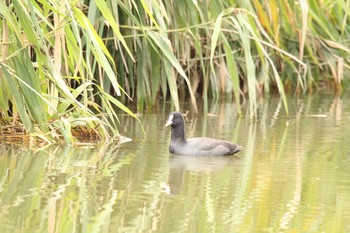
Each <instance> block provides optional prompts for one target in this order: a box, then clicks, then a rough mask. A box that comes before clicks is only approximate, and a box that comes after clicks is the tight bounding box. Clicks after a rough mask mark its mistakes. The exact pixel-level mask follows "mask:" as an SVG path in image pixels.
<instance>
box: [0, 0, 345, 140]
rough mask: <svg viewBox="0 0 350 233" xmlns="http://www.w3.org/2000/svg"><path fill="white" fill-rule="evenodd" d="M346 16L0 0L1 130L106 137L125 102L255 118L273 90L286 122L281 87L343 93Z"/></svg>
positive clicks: (329, 7)
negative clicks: (214, 107)
mask: <svg viewBox="0 0 350 233" xmlns="http://www.w3.org/2000/svg"><path fill="white" fill-rule="evenodd" d="M349 15H350V2H349V1H344V0H337V1H316V0H309V1H306V0H301V1H298V2H295V1H288V0H279V1H261V0H260V1H259V0H251V1H235V0H231V1H170V0H165V1H147V0H140V1H139V0H137V1H135V0H123V1H118V0H107V1H104V0H95V1H88V0H86V1H69V0H40V1H34V0H28V1H24V0H13V1H9V0H7V1H1V2H0V16H1V17H0V24H1V29H0V30H1V31H0V40H1V41H0V45H1V54H0V88H1V90H0V114H1V119H2V120H1V125H9V124H10V122H11V124H10V125H11V127H12V128H11V130H12V131H11V130H10V131H9V132H10V133H11V132H13V131H15V130H21V131H24V132H29V133H30V134H31V135H37V136H40V137H41V138H43V139H44V140H47V141H48V142H54V140H55V138H56V137H57V135H58V134H60V135H63V136H64V138H65V140H66V141H67V142H73V141H74V137H73V135H72V130H71V129H79V130H78V131H79V132H80V133H82V134H94V135H98V136H99V137H103V138H108V137H110V135H111V132H112V135H115V134H117V127H118V118H117V114H116V112H115V110H116V108H115V107H117V108H120V109H122V110H123V111H125V112H127V113H128V114H132V115H133V113H132V112H131V111H130V110H129V109H128V108H126V107H125V105H124V104H125V102H126V101H130V100H134V101H137V106H138V111H140V112H142V111H143V110H144V108H145V107H152V106H154V105H155V104H156V103H157V101H158V100H159V97H162V98H164V99H166V98H168V97H169V96H170V99H171V101H172V103H173V104H174V108H176V109H180V106H179V99H180V98H179V96H180V97H185V98H188V99H190V100H191V102H192V105H193V107H194V109H196V98H197V97H202V98H204V100H205V101H204V104H205V105H206V103H207V99H208V98H209V97H213V98H221V97H222V96H225V97H227V98H232V99H233V100H234V102H235V103H236V104H237V111H238V114H243V113H242V111H241V105H242V104H248V105H249V108H248V109H249V113H247V114H248V115H249V116H250V117H254V116H256V114H257V99H258V97H259V96H261V95H262V94H264V93H271V92H275V91H277V92H278V93H279V94H280V96H281V98H282V100H283V103H284V108H285V110H286V113H287V114H288V107H287V103H286V100H285V89H286V88H288V89H290V90H297V91H312V89H314V88H315V87H316V88H317V87H319V86H320V84H326V85H330V84H332V87H333V88H334V89H336V90H339V89H341V87H342V85H343V86H347V85H350V83H349V82H348V81H347V80H344V79H343V78H346V77H348V76H349V70H350V58H349V57H350V56H349V55H350V50H349V47H350V46H349V45H350V40H349V35H350V26H349V25H350V18H349ZM245 98H247V99H248V101H244V99H245ZM123 103H124V104H123ZM22 124H23V125H22ZM8 129H9V128H6V131H7V130H8ZM2 130H3V131H4V128H2Z"/></svg>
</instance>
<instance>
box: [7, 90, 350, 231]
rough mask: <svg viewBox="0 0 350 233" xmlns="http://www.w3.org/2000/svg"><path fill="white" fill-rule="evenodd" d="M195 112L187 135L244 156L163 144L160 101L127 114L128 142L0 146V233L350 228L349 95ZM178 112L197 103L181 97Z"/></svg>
mask: <svg viewBox="0 0 350 233" xmlns="http://www.w3.org/2000/svg"><path fill="white" fill-rule="evenodd" d="M288 101H289V106H290V117H289V118H287V117H286V116H285V114H284V112H283V108H282V106H281V102H280V100H279V99H278V98H270V99H266V100H264V101H261V103H260V105H259V117H258V119H256V120H251V119H249V118H247V117H244V116H243V117H238V116H237V114H236V108H235V106H234V105H233V104H231V103H227V102H226V103H211V104H210V105H209V108H208V113H207V114H204V113H203V111H202V110H201V111H200V114H195V113H193V112H190V113H189V114H188V119H187V120H186V127H187V128H186V129H187V135H189V136H209V137H215V138H221V139H225V140H230V141H234V142H238V143H239V144H241V145H242V146H244V147H245V149H244V151H242V152H240V153H239V154H238V155H237V156H229V157H185V156H174V155H169V153H168V144H169V137H170V131H169V129H168V128H164V124H165V122H166V120H167V117H168V113H169V112H170V108H169V107H167V105H165V107H164V108H159V109H158V110H155V111H154V112H153V113H149V114H145V115H141V116H140V120H141V121H142V123H143V124H144V127H145V131H146V135H145V136H144V135H143V133H142V130H141V127H140V126H139V124H138V123H137V121H135V120H134V119H133V118H130V117H128V116H126V115H121V117H120V121H121V122H122V125H121V131H122V134H123V135H125V136H127V137H130V138H133V141H132V142H129V143H125V144H122V145H120V146H118V145H113V144H109V145H99V146H98V147H89V146H86V147H62V146H61V147H60V146H51V147H48V148H41V149H40V150H38V149H25V148H21V147H14V146H9V145H6V144H1V145H0V151H1V154H0V175H1V178H0V232H5V233H6V232H11V233H12V232H350V208H349V206H350V169H349V166H350V135H349V134H350V130H349V129H350V101H349V98H348V97H347V96H343V97H341V96H333V95H331V94H323V95H316V96H309V97H304V98H289V100H288ZM182 110H183V111H186V110H191V109H190V108H189V107H188V105H183V109H182Z"/></svg>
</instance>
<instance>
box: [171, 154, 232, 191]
mask: <svg viewBox="0 0 350 233" xmlns="http://www.w3.org/2000/svg"><path fill="white" fill-rule="evenodd" d="M236 160H238V158H237V157H233V156H216V157H211V156H208V157H207V156H179V155H171V156H170V159H169V168H170V169H169V185H170V192H171V194H180V193H181V188H182V185H183V182H184V180H183V179H184V175H185V173H195V174H196V173H197V174H203V175H205V174H207V175H211V174H210V173H211V172H219V171H220V170H223V169H225V168H227V167H231V168H233V167H232V166H234V165H233V163H234V162H235V161H236ZM236 162H237V161H236Z"/></svg>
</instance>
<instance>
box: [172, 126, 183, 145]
mask: <svg viewBox="0 0 350 233" xmlns="http://www.w3.org/2000/svg"><path fill="white" fill-rule="evenodd" d="M171 141H180V142H182V143H186V137H185V126H182V127H173V128H171Z"/></svg>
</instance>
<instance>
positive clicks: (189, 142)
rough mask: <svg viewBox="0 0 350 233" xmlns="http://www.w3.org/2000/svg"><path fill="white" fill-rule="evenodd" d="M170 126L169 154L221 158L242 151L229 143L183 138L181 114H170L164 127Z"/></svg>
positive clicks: (204, 138) (202, 138) (183, 125)
mask: <svg viewBox="0 0 350 233" xmlns="http://www.w3.org/2000/svg"><path fill="white" fill-rule="evenodd" d="M170 125H171V140H170V146H169V152H170V153H172V154H178V155H193V156H195V155H198V156H221V155H233V154H235V153H237V152H239V151H241V150H242V149H243V147H241V146H239V145H237V144H234V143H232V142H229V141H224V140H219V139H214V138H208V137H196V138H188V139H186V136H185V122H184V119H183V117H182V114H181V113H179V112H172V113H170V115H169V119H168V121H167V123H166V125H165V126H170Z"/></svg>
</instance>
